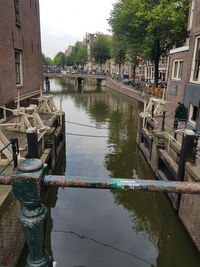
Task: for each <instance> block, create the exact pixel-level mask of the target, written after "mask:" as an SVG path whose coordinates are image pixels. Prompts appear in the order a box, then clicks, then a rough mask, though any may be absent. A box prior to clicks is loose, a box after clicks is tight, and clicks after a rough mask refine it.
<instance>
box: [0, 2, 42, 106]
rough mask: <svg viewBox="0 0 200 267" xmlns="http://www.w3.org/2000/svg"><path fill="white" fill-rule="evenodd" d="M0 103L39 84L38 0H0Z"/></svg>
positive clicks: (26, 93)
mask: <svg viewBox="0 0 200 267" xmlns="http://www.w3.org/2000/svg"><path fill="white" fill-rule="evenodd" d="M0 21H1V27H0V105H2V104H7V103H10V102H13V100H14V99H15V98H16V97H17V95H18V90H19V93H20V96H26V95H27V96H28V95H29V96H31V95H34V92H36V91H38V90H39V89H40V86H41V85H42V62H41V58H42V57H41V38H40V18H39V0H1V1H0Z"/></svg>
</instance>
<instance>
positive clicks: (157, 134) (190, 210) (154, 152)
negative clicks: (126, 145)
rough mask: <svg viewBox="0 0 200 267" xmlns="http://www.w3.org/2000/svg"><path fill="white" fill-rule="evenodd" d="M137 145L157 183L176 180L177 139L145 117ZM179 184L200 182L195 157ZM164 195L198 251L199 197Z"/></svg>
mask: <svg viewBox="0 0 200 267" xmlns="http://www.w3.org/2000/svg"><path fill="white" fill-rule="evenodd" d="M137 143H138V145H139V147H140V149H141V151H142V152H143V154H144V156H145V158H146V160H147V162H148V163H149V165H150V167H151V168H152V170H153V171H154V173H155V175H156V177H157V178H158V179H159V180H165V181H176V180H178V171H179V164H180V154H181V149H182V148H181V141H180V140H179V141H177V140H175V139H173V137H172V136H171V135H170V134H169V133H168V132H167V131H162V130H161V129H159V128H158V126H157V124H155V122H154V121H152V119H151V118H146V119H145V125H144V119H143V118H142V117H140V118H139V125H138V135H137ZM179 180H180V179H179ZM181 181H188V182H189V181H192V182H200V159H198V158H197V162H196V164H192V163H190V162H186V165H185V171H184V176H183V179H181ZM167 195H168V197H169V199H170V201H171V203H172V205H173V207H174V208H175V210H176V211H177V214H178V216H179V218H180V219H181V221H182V223H183V224H184V226H185V228H186V230H187V231H188V233H189V235H190V237H191V238H192V240H193V242H194V244H195V245H196V247H197V248H198V250H199V251H200V226H199V221H200V211H199V206H200V196H199V195H188V194H178V193H168V194H167ZM169 219H170V218H169Z"/></svg>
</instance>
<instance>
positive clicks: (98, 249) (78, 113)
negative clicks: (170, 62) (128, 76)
mask: <svg viewBox="0 0 200 267" xmlns="http://www.w3.org/2000/svg"><path fill="white" fill-rule="evenodd" d="M50 82H51V90H52V92H53V93H54V100H55V103H56V105H57V106H58V107H59V106H60V99H62V108H63V111H65V114H66V152H65V153H64V156H63V158H61V163H60V165H59V166H58V168H57V169H56V170H55V174H62V175H64V174H66V175H72V176H76V175H79V176H86V177H114V178H118V177H119V178H130V179H154V178H155V176H154V174H153V173H152V171H151V169H150V167H149V166H148V164H147V162H146V160H145V158H144V157H143V155H142V153H141V151H140V150H139V149H138V147H137V144H136V135H137V133H136V131H137V118H138V113H139V112H140V111H141V108H142V107H141V106H140V104H139V103H138V102H137V101H134V100H132V99H130V98H128V97H125V96H123V95H121V94H118V93H116V92H114V91H112V90H110V89H109V88H106V87H102V88H101V87H97V86H95V85H86V86H84V87H77V85H76V84H73V82H72V81H70V80H68V79H62V78H60V79H51V80H50ZM65 155H66V160H65ZM49 206H50V207H51V209H50V219H49V222H48V235H47V247H48V250H49V253H51V254H52V255H53V257H54V259H55V261H56V262H57V266H58V267H78V266H79V267H123V266H124V267H129V266H130V267H133V266H134V267H146V266H151V267H153V266H159V267H199V266H200V255H199V253H198V251H197V249H196V248H195V246H194V245H193V243H192V241H191V239H190V237H189V235H188V234H187V232H186V231H185V229H184V227H183V225H182V223H181V221H180V220H179V218H178V216H177V213H176V212H175V211H174V209H173V208H172V205H171V203H170V202H169V200H168V198H167V196H166V195H165V194H163V193H148V192H126V191H114V190H113V191H112V190H91V189H71V188H68V189H62V188H59V189H58V190H55V189H52V190H51V193H50V196H49ZM20 267H21V266H20Z"/></svg>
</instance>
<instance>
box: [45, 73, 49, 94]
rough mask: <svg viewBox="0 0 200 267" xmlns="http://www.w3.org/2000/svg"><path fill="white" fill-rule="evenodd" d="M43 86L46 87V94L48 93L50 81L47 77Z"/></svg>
mask: <svg viewBox="0 0 200 267" xmlns="http://www.w3.org/2000/svg"><path fill="white" fill-rule="evenodd" d="M45 85H46V92H47V93H49V92H50V81H49V77H48V76H46V77H45Z"/></svg>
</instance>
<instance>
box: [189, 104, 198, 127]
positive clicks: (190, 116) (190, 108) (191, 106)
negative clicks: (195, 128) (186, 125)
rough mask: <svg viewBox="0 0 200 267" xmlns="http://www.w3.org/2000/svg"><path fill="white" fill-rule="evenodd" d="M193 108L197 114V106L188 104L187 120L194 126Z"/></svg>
mask: <svg viewBox="0 0 200 267" xmlns="http://www.w3.org/2000/svg"><path fill="white" fill-rule="evenodd" d="M194 107H196V108H197V112H198V106H196V105H194V104H192V103H190V107H189V118H188V119H189V122H190V123H191V124H193V125H196V121H194V120H192V117H193V113H194ZM197 116H198V114H197Z"/></svg>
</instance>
